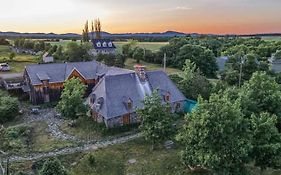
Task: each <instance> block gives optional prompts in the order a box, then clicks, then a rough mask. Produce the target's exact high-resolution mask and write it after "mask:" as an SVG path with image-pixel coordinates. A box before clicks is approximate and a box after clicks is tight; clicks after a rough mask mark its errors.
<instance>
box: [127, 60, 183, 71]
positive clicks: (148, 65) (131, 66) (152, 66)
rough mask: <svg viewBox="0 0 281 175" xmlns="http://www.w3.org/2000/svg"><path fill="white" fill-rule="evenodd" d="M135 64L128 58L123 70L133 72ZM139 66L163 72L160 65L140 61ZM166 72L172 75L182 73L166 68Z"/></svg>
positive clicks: (134, 61)
mask: <svg viewBox="0 0 281 175" xmlns="http://www.w3.org/2000/svg"><path fill="white" fill-rule="evenodd" d="M136 64H137V63H136V60H134V59H131V58H129V59H127V60H126V62H125V68H126V69H131V70H134V65H136ZM140 64H142V65H145V66H146V68H147V70H163V66H162V65H160V64H152V63H147V62H144V61H141V62H140ZM166 72H167V73H168V74H174V73H179V72H182V71H181V70H179V69H175V68H169V67H168V68H166Z"/></svg>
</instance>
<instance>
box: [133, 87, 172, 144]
mask: <svg viewBox="0 0 281 175" xmlns="http://www.w3.org/2000/svg"><path fill="white" fill-rule="evenodd" d="M137 114H138V116H139V117H140V119H141V125H140V130H141V132H142V133H143V135H144V137H145V139H146V140H147V141H149V142H151V143H152V146H154V145H155V144H156V143H159V142H160V141H162V140H164V139H166V138H169V136H171V134H172V132H173V129H172V116H171V113H170V106H169V105H168V104H166V105H164V106H163V105H162V100H161V97H160V96H159V94H158V91H153V93H152V95H151V96H147V97H145V99H144V108H142V109H138V110H137Z"/></svg>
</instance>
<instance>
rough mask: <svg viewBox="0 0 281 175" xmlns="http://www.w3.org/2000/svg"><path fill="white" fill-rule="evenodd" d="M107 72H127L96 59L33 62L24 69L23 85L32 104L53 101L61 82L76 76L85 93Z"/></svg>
mask: <svg viewBox="0 0 281 175" xmlns="http://www.w3.org/2000/svg"><path fill="white" fill-rule="evenodd" d="M107 72H110V73H111V74H113V73H115V74H118V73H124V72H128V71H127V70H124V69H120V68H113V67H107V66H105V65H104V64H101V63H99V62H96V61H90V62H73V63H54V64H33V65H28V66H26V68H25V71H24V84H25V85H24V86H25V89H26V92H28V93H29V97H30V101H31V102H32V103H33V104H41V103H44V102H54V101H58V100H59V99H60V95H61V92H62V90H63V83H64V82H65V81H66V80H68V79H71V78H72V77H77V78H79V79H81V81H82V82H83V83H84V84H85V85H86V86H87V91H86V95H88V94H90V93H91V91H92V88H93V87H94V86H95V85H96V84H97V83H98V81H99V79H101V78H102V77H103V76H104V75H105V74H106V73H107Z"/></svg>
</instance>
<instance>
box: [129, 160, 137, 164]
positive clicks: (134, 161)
mask: <svg viewBox="0 0 281 175" xmlns="http://www.w3.org/2000/svg"><path fill="white" fill-rule="evenodd" d="M136 162H137V160H136V159H130V160H128V163H129V164H134V163H136Z"/></svg>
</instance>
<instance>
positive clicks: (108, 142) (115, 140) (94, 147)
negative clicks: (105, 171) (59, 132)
mask: <svg viewBox="0 0 281 175" xmlns="http://www.w3.org/2000/svg"><path fill="white" fill-rule="evenodd" d="M139 137H141V134H140V133H136V134H131V135H127V136H123V137H118V138H113V139H110V140H102V141H98V142H96V143H93V144H85V145H83V146H78V147H72V148H63V149H59V150H56V151H51V152H48V153H32V154H29V155H26V156H22V157H21V156H11V157H10V162H19V161H31V160H37V159H41V158H48V157H55V156H60V155H68V154H73V153H77V152H87V151H92V150H97V149H99V148H104V147H107V146H110V145H116V144H121V143H125V142H128V141H130V140H133V139H136V138H139Z"/></svg>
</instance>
